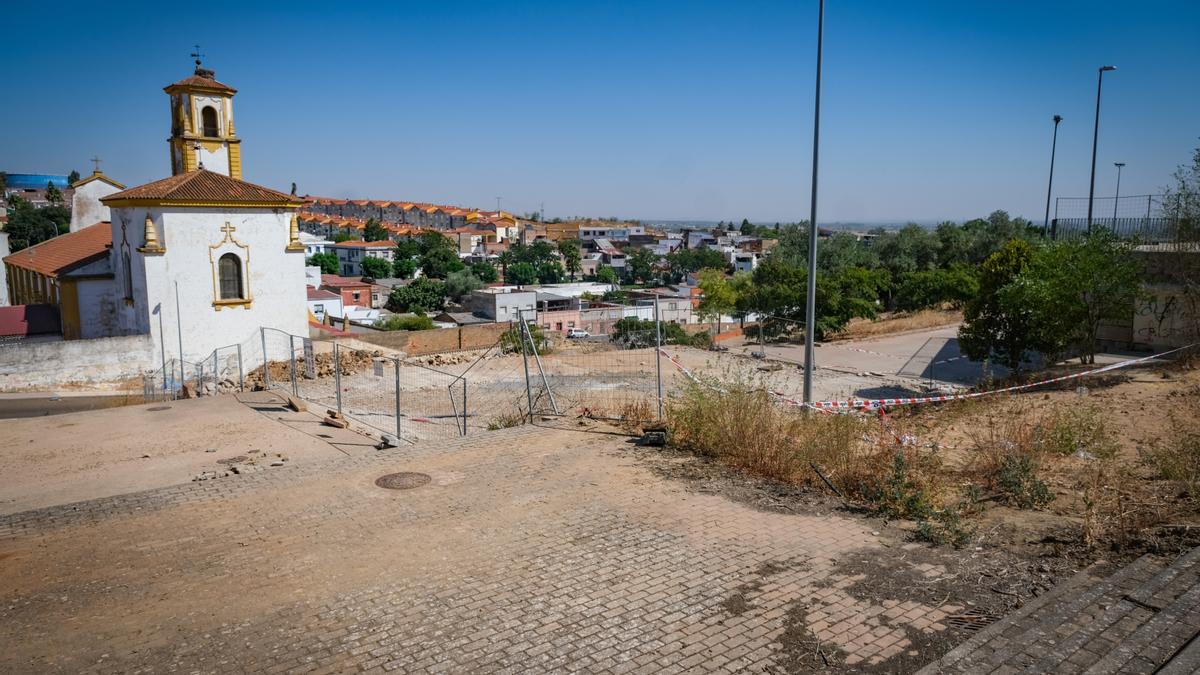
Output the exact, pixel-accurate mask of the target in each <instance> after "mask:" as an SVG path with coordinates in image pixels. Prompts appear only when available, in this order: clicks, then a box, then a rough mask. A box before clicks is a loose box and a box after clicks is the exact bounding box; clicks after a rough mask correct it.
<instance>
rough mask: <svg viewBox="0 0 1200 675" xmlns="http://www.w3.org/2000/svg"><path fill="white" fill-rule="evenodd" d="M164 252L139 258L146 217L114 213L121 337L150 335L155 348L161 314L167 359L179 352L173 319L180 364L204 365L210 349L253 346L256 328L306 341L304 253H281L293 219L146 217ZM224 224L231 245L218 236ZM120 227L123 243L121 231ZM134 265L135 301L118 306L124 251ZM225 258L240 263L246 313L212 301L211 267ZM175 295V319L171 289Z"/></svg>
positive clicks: (171, 211) (167, 213)
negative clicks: (230, 255)
mask: <svg viewBox="0 0 1200 675" xmlns="http://www.w3.org/2000/svg"><path fill="white" fill-rule="evenodd" d="M149 212H150V215H151V217H152V218H153V219H154V221H155V223H156V225H157V228H158V234H159V241H160V242H162V244H163V246H164V247H165V248H166V253H165V254H163V255H150V256H147V255H144V254H142V253H140V252H138V251H137V248H138V247H139V246H142V245H143V232H144V222H145V218H146V213H147V209H145V208H137V207H129V208H116V209H113V214H112V215H113V219H112V220H113V225H112V227H113V263H114V265H113V271H114V281H115V282H116V283H115V286H116V289H117V295H118V301H117V305H118V310H119V312H118V325H119V329H120V330H122V331H134V332H138V333H149V334H151V335H152V336H153V337H154V342H155V343H156V344H157V343H158V342H159V316H158V315H157V314H154V313H153V312H154V310H155V308H161V312H162V325H163V331H164V332H165V333H166V336H165V338H166V339H165V342H166V347H167V353H168V357H175V356H177V354H178V352H179V347H178V344H179V334H180V331H179V330H177V329H176V317H177V315H178V317H179V319H180V321H181V323H182V335H183V357H184V359H186V360H188V361H195V360H197V359H199V358H204V357H206V356H207V355H208V354H210V353H211V352H212V350H213V349H216V348H218V347H224V346H227V345H233V344H242V343H247V344H252V341H253V340H254V339H255V338H256V337H257V335H258V329H259V327H260V326H263V327H268V328H275V329H278V330H282V331H285V332H288V333H292V334H295V335H307V334H308V307H307V293H306V286H305V276H304V252H303V251H296V252H289V251H286V250H285V249H286V246H287V242H288V226H289V221H290V220H291V212H290V211H287V210H284V209H278V210H272V209H195V208H188V209H184V208H152V209H149ZM226 223H229V224H230V225H231V226H233V228H234V231H233V232H231V233H229V236H230V237H232V240H233V241H228V240H226V233H224V232H222V230H221V228H222V227H223V226H224V225H225V224H226ZM123 225H124V237H122V226H123ZM126 250H128V251H129V254H130V257H129V260H130V263H131V265H132V272H133V274H132V278H133V279H132V280H133V299H132V303H129V302H126V301H125V299H124V279H125V277H124V256H123V255H122V254H123V252H124V251H126ZM225 252H233V253H235V254H236V255H238V256H239V258H241V260H242V265H243V275H244V276H243V286H244V289H245V292H246V295H247V297H248V298H249V299H250V304H249V305H248V306H227V305H226V306H220V305H214V301H215V300H217V299H218V288H217V276H216V275H217V272H216V261H217V259H218V258H219V257H220V256H221V255H223V254H224V253H225ZM176 283H177V284H178V288H179V301H178V306H179V311H178V313H177V312H176V299H175V297H176V296H175V287H176Z"/></svg>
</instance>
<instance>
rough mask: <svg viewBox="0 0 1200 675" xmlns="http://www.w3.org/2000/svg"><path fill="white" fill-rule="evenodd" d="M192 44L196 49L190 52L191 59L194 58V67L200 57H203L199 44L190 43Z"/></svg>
mask: <svg viewBox="0 0 1200 675" xmlns="http://www.w3.org/2000/svg"><path fill="white" fill-rule="evenodd" d="M192 46H193V47H195V48H196V51H194V52H192V53H191V55H190V56H191V57H192V58H193V59H196V67H199V66H200V59H202V58H204V54H202V53H200V45H192Z"/></svg>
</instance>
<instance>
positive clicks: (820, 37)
mask: <svg viewBox="0 0 1200 675" xmlns="http://www.w3.org/2000/svg"><path fill="white" fill-rule="evenodd" d="M824 38H825V0H820V9H819V10H817V92H816V102H815V105H814V107H813V161H812V209H811V210H810V211H809V214H808V296H807V301H806V302H805V303H804V402H805V403H812V401H813V396H812V374H813V365H814V364H813V361H814V358H813V357H814V356H815V354H814V353H813V339H814V336H813V329H814V328H815V327H816V324H817V157H818V150H819V149H820V142H821V48H822V46H823V44H822V42H823V41H824ZM758 332H759V334H760V335H761V334H762V327H761V326H760V327H759V331H758Z"/></svg>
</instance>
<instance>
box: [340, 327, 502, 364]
mask: <svg viewBox="0 0 1200 675" xmlns="http://www.w3.org/2000/svg"><path fill="white" fill-rule="evenodd" d="M509 327H510V326H509V324H507V323H486V324H479V325H477V326H462V327H460V328H435V329H433V330H416V331H399V330H397V331H372V332H370V333H356V334H355V335H354V337H355V339H357V340H361V341H363V342H368V343H370V344H374V345H379V346H380V347H386V348H388V349H394V350H397V351H401V352H404V353H405V354H408V355H410V356H421V355H423V354H437V353H439V352H453V351H461V350H464V349H487V348H488V347H491V346H492V345H494V344H496V341H497V340H499V339H500V336H501V335H503V334H504V331H506V330H508V329H509Z"/></svg>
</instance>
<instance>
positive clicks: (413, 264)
mask: <svg viewBox="0 0 1200 675" xmlns="http://www.w3.org/2000/svg"><path fill="white" fill-rule="evenodd" d="M417 268H418V265H417V261H416V260H413V259H412V258H396V260H395V261H394V262H393V263H392V274H393V275H394V276H395V277H396V278H397V279H411V278H412V277H413V275H414V274H416V273H417Z"/></svg>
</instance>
